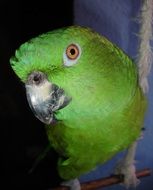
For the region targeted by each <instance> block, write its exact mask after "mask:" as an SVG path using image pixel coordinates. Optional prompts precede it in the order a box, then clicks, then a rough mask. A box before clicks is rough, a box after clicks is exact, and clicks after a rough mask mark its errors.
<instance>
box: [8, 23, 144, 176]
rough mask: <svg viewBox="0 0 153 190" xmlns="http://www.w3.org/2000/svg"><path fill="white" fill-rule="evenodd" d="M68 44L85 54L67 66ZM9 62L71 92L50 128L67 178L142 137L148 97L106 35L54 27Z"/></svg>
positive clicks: (22, 75) (22, 72)
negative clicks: (68, 101) (34, 72)
mask: <svg viewBox="0 0 153 190" xmlns="http://www.w3.org/2000/svg"><path fill="white" fill-rule="evenodd" d="M69 44H79V46H80V47H81V56H80V58H79V59H78V61H77V64H75V65H73V66H72V67H65V66H64V65H63V53H64V52H65V49H66V47H67V46H68V45H69ZM10 63H11V65H12V68H13V69H14V71H15V73H16V74H17V76H18V77H19V78H20V79H21V80H22V81H23V82H26V80H27V78H28V75H29V74H30V73H31V72H33V71H42V72H44V73H45V74H46V75H47V76H48V79H49V80H50V81H51V82H52V83H55V84H57V85H58V86H60V87H61V88H63V89H64V90H65V91H66V93H67V94H69V95H70V96H71V97H72V101H71V103H70V104H69V105H68V106H67V107H65V108H64V109H61V110H59V111H58V112H57V113H56V117H57V118H58V120H60V122H58V123H57V124H56V126H49V125H47V126H46V127H45V128H46V132H47V135H48V139H49V141H50V143H51V144H52V146H53V147H54V149H55V150H56V151H57V152H58V153H59V162H58V171H59V174H60V176H61V177H62V178H63V179H71V178H75V177H79V176H80V175H82V174H84V173H86V172H88V171H90V170H91V169H92V168H94V167H95V166H96V165H98V164H102V163H104V162H106V161H108V160H109V159H111V158H112V157H113V156H114V155H115V154H117V153H118V152H119V151H121V150H124V149H126V148H127V147H129V146H130V145H131V144H132V143H133V142H134V141H135V140H136V139H137V138H138V137H139V135H140V133H141V128H142V127H143V119H144V113H145V109H146V99H145V97H144V95H143V94H142V91H141V89H140V87H139V84H138V73H137V68H136V66H135V64H134V63H133V62H132V60H131V59H130V58H129V57H128V56H127V55H126V54H125V53H124V52H123V51H122V50H120V49H119V48H118V47H116V45H114V44H113V43H111V42H110V41H109V40H107V39H106V38H105V37H103V36H100V35H99V34H97V33H96V32H93V31H92V30H90V29H88V28H84V27H79V26H72V27H67V28H63V29H59V30H55V31H52V32H48V33H46V34H42V35H40V36H38V37H36V38H34V39H31V40H30V41H28V42H26V43H24V44H23V45H21V47H20V48H19V50H17V51H16V54H15V57H13V58H11V60H10Z"/></svg>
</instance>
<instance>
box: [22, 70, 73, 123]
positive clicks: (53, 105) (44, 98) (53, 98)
mask: <svg viewBox="0 0 153 190" xmlns="http://www.w3.org/2000/svg"><path fill="white" fill-rule="evenodd" d="M25 88H26V95H27V100H28V103H29V106H30V108H31V110H32V111H33V113H34V115H35V116H36V117H37V118H38V119H39V120H40V121H41V122H43V123H45V124H48V125H49V124H54V123H56V122H57V119H56V117H55V112H56V111H58V110H59V109H62V108H64V107H65V106H67V105H68V104H69V103H70V101H71V98H70V97H68V96H66V95H65V92H64V90H63V89H62V88H60V87H58V86H57V85H56V84H52V83H51V82H49V81H48V80H47V77H46V75H45V74H44V73H42V72H39V71H34V72H33V73H31V74H30V75H29V77H28V80H27V82H26V84H25Z"/></svg>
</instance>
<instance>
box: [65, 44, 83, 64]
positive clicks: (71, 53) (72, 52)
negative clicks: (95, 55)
mask: <svg viewBox="0 0 153 190" xmlns="http://www.w3.org/2000/svg"><path fill="white" fill-rule="evenodd" d="M80 54H81V48H80V46H79V45H76V44H70V45H69V46H68V47H67V48H66V51H65V52H64V57H63V58H64V65H65V66H68V67H69V66H72V65H74V64H76V63H77V60H78V59H79V57H80Z"/></svg>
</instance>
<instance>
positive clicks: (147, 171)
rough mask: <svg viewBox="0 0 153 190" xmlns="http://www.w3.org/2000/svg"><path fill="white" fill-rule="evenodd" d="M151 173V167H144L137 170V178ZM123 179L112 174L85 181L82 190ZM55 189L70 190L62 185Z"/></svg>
mask: <svg viewBox="0 0 153 190" xmlns="http://www.w3.org/2000/svg"><path fill="white" fill-rule="evenodd" d="M150 175H151V170H150V169H143V170H141V171H137V172H136V176H137V178H142V177H146V176H150ZM123 179H124V177H123V176H120V175H112V176H109V177H105V178H102V179H98V180H94V181H89V182H85V183H82V184H81V190H94V189H97V188H102V187H107V186H110V185H114V184H118V183H121V182H123ZM53 190H69V187H66V186H60V187H57V188H54V189H53Z"/></svg>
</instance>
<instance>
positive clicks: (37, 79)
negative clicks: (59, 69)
mask: <svg viewBox="0 0 153 190" xmlns="http://www.w3.org/2000/svg"><path fill="white" fill-rule="evenodd" d="M40 80H41V76H40V75H39V74H38V75H35V76H34V77H33V81H34V82H35V83H39V82H40Z"/></svg>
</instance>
